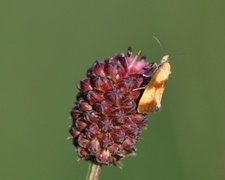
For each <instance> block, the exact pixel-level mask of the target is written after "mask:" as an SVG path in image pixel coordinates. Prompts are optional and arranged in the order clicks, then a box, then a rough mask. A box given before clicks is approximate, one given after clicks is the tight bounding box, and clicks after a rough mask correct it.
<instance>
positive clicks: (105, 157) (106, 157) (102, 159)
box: [96, 150, 113, 165]
mask: <svg viewBox="0 0 225 180" xmlns="http://www.w3.org/2000/svg"><path fill="white" fill-rule="evenodd" d="M96 160H97V162H98V163H100V164H105V165H109V164H111V163H112V160H113V159H112V156H111V153H110V152H109V151H108V150H103V151H102V152H100V153H98V154H97V156H96Z"/></svg>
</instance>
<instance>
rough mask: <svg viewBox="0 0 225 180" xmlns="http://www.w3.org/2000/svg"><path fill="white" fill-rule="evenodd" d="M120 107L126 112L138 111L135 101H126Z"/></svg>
mask: <svg viewBox="0 0 225 180" xmlns="http://www.w3.org/2000/svg"><path fill="white" fill-rule="evenodd" d="M120 106H121V108H122V109H124V111H125V112H127V113H128V112H132V111H136V106H137V104H136V102H135V101H134V100H133V99H126V100H125V101H123V102H121V103H120Z"/></svg>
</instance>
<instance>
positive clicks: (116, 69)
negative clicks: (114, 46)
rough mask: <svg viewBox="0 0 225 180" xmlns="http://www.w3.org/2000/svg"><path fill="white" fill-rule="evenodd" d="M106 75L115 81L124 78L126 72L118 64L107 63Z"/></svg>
mask: <svg viewBox="0 0 225 180" xmlns="http://www.w3.org/2000/svg"><path fill="white" fill-rule="evenodd" d="M106 75H107V76H108V77H110V78H112V79H113V80H114V81H117V80H118V79H120V78H124V77H125V75H126V70H125V69H124V67H123V66H122V65H120V64H118V63H109V64H107V66H106Z"/></svg>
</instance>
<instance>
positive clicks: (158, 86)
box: [137, 55, 171, 114]
mask: <svg viewBox="0 0 225 180" xmlns="http://www.w3.org/2000/svg"><path fill="white" fill-rule="evenodd" d="M170 73H171V66H170V64H169V55H165V56H163V58H162V60H161V63H160V64H159V65H158V68H157V69H156V70H155V72H154V74H153V75H152V78H151V80H150V82H149V83H148V84H147V86H146V88H145V90H144V92H143V94H142V96H141V99H140V101H139V103H138V108H137V111H138V112H139V113H147V114H153V113H156V112H158V111H159V110H160V109H161V100H162V95H163V92H164V90H165V86H166V83H167V80H168V78H169V75H170Z"/></svg>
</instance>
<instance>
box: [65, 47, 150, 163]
mask: <svg viewBox="0 0 225 180" xmlns="http://www.w3.org/2000/svg"><path fill="white" fill-rule="evenodd" d="M140 54H141V51H139V52H138V54H137V55H135V56H133V55H132V52H131V48H128V52H127V54H126V55H124V54H118V55H114V56H113V57H111V58H109V59H107V60H105V61H96V62H95V63H94V64H93V66H92V67H91V68H90V69H89V70H88V72H87V77H86V78H84V79H83V80H81V81H80V88H79V91H80V92H79V93H78V95H77V100H76V103H75V107H74V108H73V109H72V111H71V117H72V125H71V127H70V130H69V132H70V134H71V135H72V139H73V142H74V145H75V147H76V149H77V152H78V156H79V158H80V159H83V160H91V161H95V162H96V163H98V164H104V165H116V166H118V165H120V160H121V159H123V158H124V157H126V156H129V155H133V154H135V151H136V150H135V145H136V143H137V142H138V140H139V139H140V136H141V134H142V129H143V128H144V127H145V126H146V125H147V115H146V114H140V113H138V112H137V110H136V109H137V104H138V100H139V99H140V96H141V94H142V91H143V88H141V87H144V86H145V85H146V83H147V82H148V81H149V77H150V76H151V74H152V73H153V72H154V67H152V66H150V65H149V63H148V62H146V61H145V57H143V58H141V60H140V61H138V57H139V56H140Z"/></svg>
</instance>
